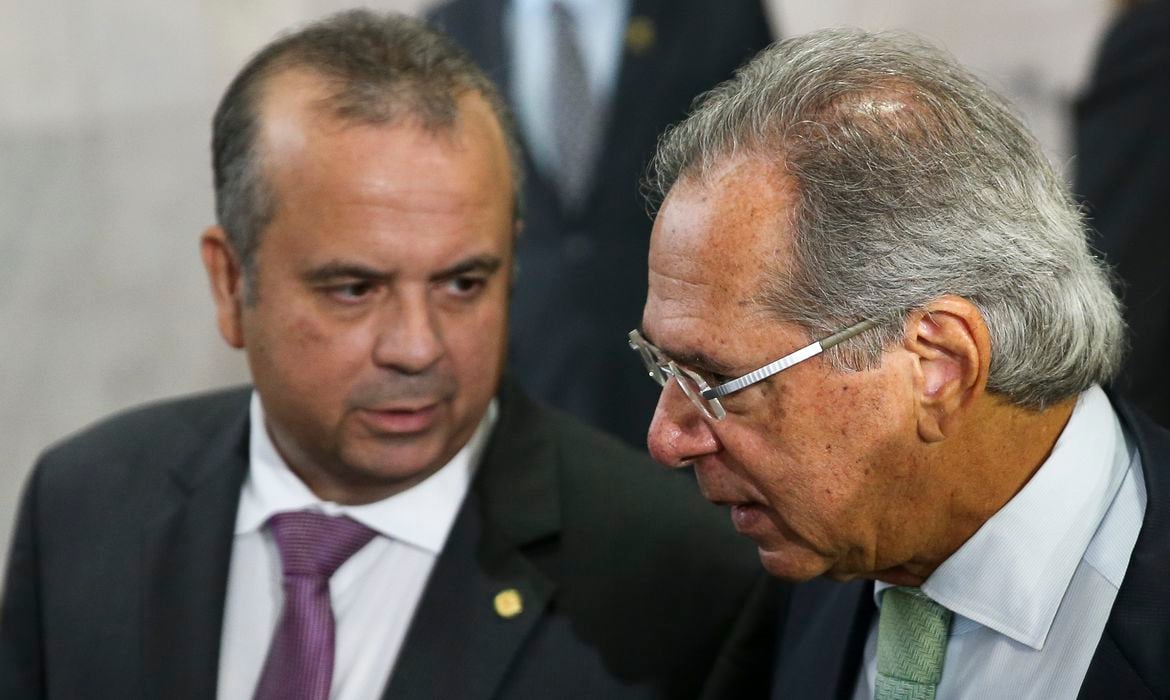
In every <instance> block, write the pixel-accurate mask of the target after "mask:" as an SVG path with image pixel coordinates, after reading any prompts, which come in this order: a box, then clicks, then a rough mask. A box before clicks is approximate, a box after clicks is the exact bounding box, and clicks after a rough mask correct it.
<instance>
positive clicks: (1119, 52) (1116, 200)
mask: <svg viewBox="0 0 1170 700" xmlns="http://www.w3.org/2000/svg"><path fill="white" fill-rule="evenodd" d="M1076 149H1077V160H1076V187H1075V189H1076V191H1077V192H1078V194H1079V195H1080V196H1081V197H1082V198H1083V199H1084V202H1085V204H1086V205H1087V207H1088V212H1089V215H1090V217H1091V218H1092V221H1093V225H1094V226H1095V228H1096V229H1097V232H1098V238H1097V246H1098V248H1099V249H1100V250H1101V251H1102V252H1103V253H1104V254H1105V258H1106V260H1108V261H1109V262H1110V263H1111V264H1113V265H1115V266H1116V269H1117V273H1118V275H1119V277H1120V278H1121V282H1122V289H1121V296H1122V299H1123V300H1124V301H1125V305H1126V307H1127V308H1126V314H1125V316H1126V321H1127V322H1128V324H1129V327H1130V338H1131V344H1132V349H1131V352H1130V357H1129V360H1128V361H1127V363H1126V366H1125V368H1124V370H1123V372H1122V376H1121V378H1120V380H1119V381H1118V383H1117V388H1118V389H1119V390H1120V391H1121V392H1122V393H1123V394H1124V395H1126V396H1128V397H1129V398H1130V399H1132V400H1133V401H1134V402H1135V403H1137V404H1138V405H1139V406H1141V407H1142V408H1143V409H1145V410H1146V411H1148V412H1150V414H1151V415H1152V416H1153V417H1154V418H1155V419H1157V420H1158V421H1159V422H1160V423H1162V424H1163V425H1168V426H1170V371H1167V358H1168V357H1170V262H1167V261H1170V0H1159V1H1156V2H1151V3H1148V4H1145V5H1140V6H1138V7H1136V8H1134V9H1133V10H1131V11H1130V12H1128V13H1126V14H1125V15H1123V16H1122V17H1120V18H1119V21H1118V22H1117V23H1116V24H1115V25H1114V26H1113V28H1112V29H1111V30H1110V31H1109V33H1108V35H1107V37H1106V39H1105V42H1104V44H1102V47H1101V51H1100V54H1099V56H1098V59H1097V66H1096V71H1095V74H1094V76H1093V80H1092V85H1091V87H1090V89H1089V91H1088V92H1087V93H1086V95H1085V96H1084V97H1083V98H1082V99H1081V100H1080V101H1079V103H1078V104H1077V106H1076Z"/></svg>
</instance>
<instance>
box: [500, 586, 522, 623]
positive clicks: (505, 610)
mask: <svg viewBox="0 0 1170 700" xmlns="http://www.w3.org/2000/svg"><path fill="white" fill-rule="evenodd" d="M495 606H496V614H497V615H499V616H500V617H502V618H504V619H505V620H511V619H512V618H513V617H516V616H517V615H519V614H520V613H522V612H524V599H523V598H521V597H520V591H518V590H516V589H515V588H506V589H504V590H502V591H500V592H499V593H497V594H496V599H495Z"/></svg>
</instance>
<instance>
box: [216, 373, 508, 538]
mask: <svg viewBox="0 0 1170 700" xmlns="http://www.w3.org/2000/svg"><path fill="white" fill-rule="evenodd" d="M497 413H498V408H497V405H496V401H495V399H493V400H492V402H491V403H490V404H489V405H488V410H487V412H486V413H485V414H484V416H483V419H481V420H480V422H479V427H478V428H476V431H475V434H474V435H472V437H471V439H470V440H468V441H467V444H466V445H464V446H463V448H462V449H461V450H459V452H458V453H456V454H455V456H454V457H452V458H451V461H450V462H448V463H447V464H445V465H444V466H443V467H442V468H440V469H439V470H438V471H437V472H435V473H434V474H432V475H431V476H429V477H427V479H426V480H425V481H423V482H421V483H419V484H417V485H415V486H413V487H411V488H409V489H407V490H406V491H403V492H402V493H398V494H395V495H393V496H390V497H389V498H385V499H383V500H381V501H377V502H375V503H369V504H366V505H360V506H347V505H341V504H338V503H333V502H330V501H323V500H321V499H320V498H318V497H317V496H316V495H315V494H314V493H313V492H312V491H311V490H309V487H308V486H306V485H305V483H304V482H303V481H301V480H300V478H299V477H297V475H296V474H294V473H293V471H292V470H291V469H289V467H288V464H287V463H285V461H284V459H283V458H282V457H281V456H280V453H278V452H277V451H276V447H275V445H273V443H272V439H271V437H270V436H269V435H268V430H267V428H266V427H265V426H266V423H265V418H264V407H263V405H262V404H261V402H260V396H259V394H257V393H256V392H255V391H253V392H252V403H251V406H250V418H251V426H250V429H249V435H250V440H249V447H248V452H249V468H248V476H247V478H246V479H245V481H244V486H243V490H242V491H241V493H240V507H239V511H238V514H237V516H236V529H235V533H236V534H237V535H240V534H245V533H248V532H253V531H257V530H259V529H260V528H261V527H263V525H264V523H265V522H267V521H268V518H270V517H271V516H272V515H274V514H276V513H281V512H288V511H296V510H320V511H322V512H325V513H328V514H330V515H348V516H349V517H351V518H353V519H354V520H356V521H358V522H360V523H362V524H363V525H365V526H366V527H369V528H370V529H372V530H374V531H376V532H378V533H379V534H381V535H383V536H385V537H389V538H391V539H394V540H398V541H401V542H405V543H407V544H410V545H412V546H414V547H417V548H419V549H422V550H425V551H427V552H430V553H431V554H434V555H438V554H439V552H440V551H441V550H442V549H443V544H444V542H445V541H446V539H447V534H448V533H449V532H450V531H451V527H452V525H454V523H455V517H456V515H457V514H458V512H459V508H460V506H461V505H462V503H463V498H464V496H466V495H467V490H468V488H469V487H470V485H471V479H472V477H473V476H474V474H475V471H476V469H477V468H478V466H479V462H480V460H481V459H482V457H483V451H484V448H485V447H486V445H487V440H488V436H489V435H491V432H492V428H493V426H494V425H495V422H496V414H497Z"/></svg>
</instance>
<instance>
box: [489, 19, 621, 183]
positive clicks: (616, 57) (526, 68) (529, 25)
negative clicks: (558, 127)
mask: <svg viewBox="0 0 1170 700" xmlns="http://www.w3.org/2000/svg"><path fill="white" fill-rule="evenodd" d="M560 2H561V3H562V4H563V5H564V6H565V7H566V9H568V10H569V11H570V12H571V13H572V14H573V18H574V20H575V28H576V32H577V46H578V47H580V49H581V54H582V58H583V60H584V61H585V69H586V71H587V74H588V76H589V85H590V90H591V92H592V93H593V96H594V99H595V100H596V101H597V103H598V104H602V105H605V104H608V103H609V102H610V101H611V100H612V99H613V93H614V91H615V90H616V88H617V80H618V70H619V69H620V67H621V58H622V48H623V45H624V40H625V28H626V20H627V16H628V15H629V11H630V2H629V0H560ZM552 4H553V0H514V1H513V2H512V3H511V4H510V6H509V8H508V12H507V15H506V17H505V20H504V26H505V39H506V40H507V42H508V46H509V48H510V51H509V55H510V56H511V65H510V71H511V83H512V84H511V92H512V94H511V96H510V97H511V98H512V104H513V106H514V108H515V112H516V120H517V122H518V123H519V125H520V129H521V131H523V133H524V140H525V142H526V143H527V144H528V149H529V152H530V153H531V154H532V158H533V160H534V161H536V165H537V167H539V168H541V169H542V170H543V171H544V172H555V171H556V168H557V153H556V141H555V134H554V133H553V125H552V119H553V115H552V110H551V109H550V104H551V101H552V79H553V76H552V72H553V70H554V61H555V59H556V46H555V44H554V41H555V32H554V28H553V19H552Z"/></svg>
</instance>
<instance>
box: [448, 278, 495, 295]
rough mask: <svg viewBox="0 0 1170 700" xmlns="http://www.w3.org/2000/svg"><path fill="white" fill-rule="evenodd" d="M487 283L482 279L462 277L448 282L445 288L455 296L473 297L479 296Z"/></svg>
mask: <svg viewBox="0 0 1170 700" xmlns="http://www.w3.org/2000/svg"><path fill="white" fill-rule="evenodd" d="M486 283H487V281H486V280H485V279H483V278H482V277H470V276H460V277H452V278H451V279H449V280H447V282H446V283H445V286H446V288H447V291H449V292H451V294H453V295H455V296H459V297H471V296H475V295H476V294H478V293H479V291H480V290H481V289H483V286H484V284H486Z"/></svg>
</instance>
